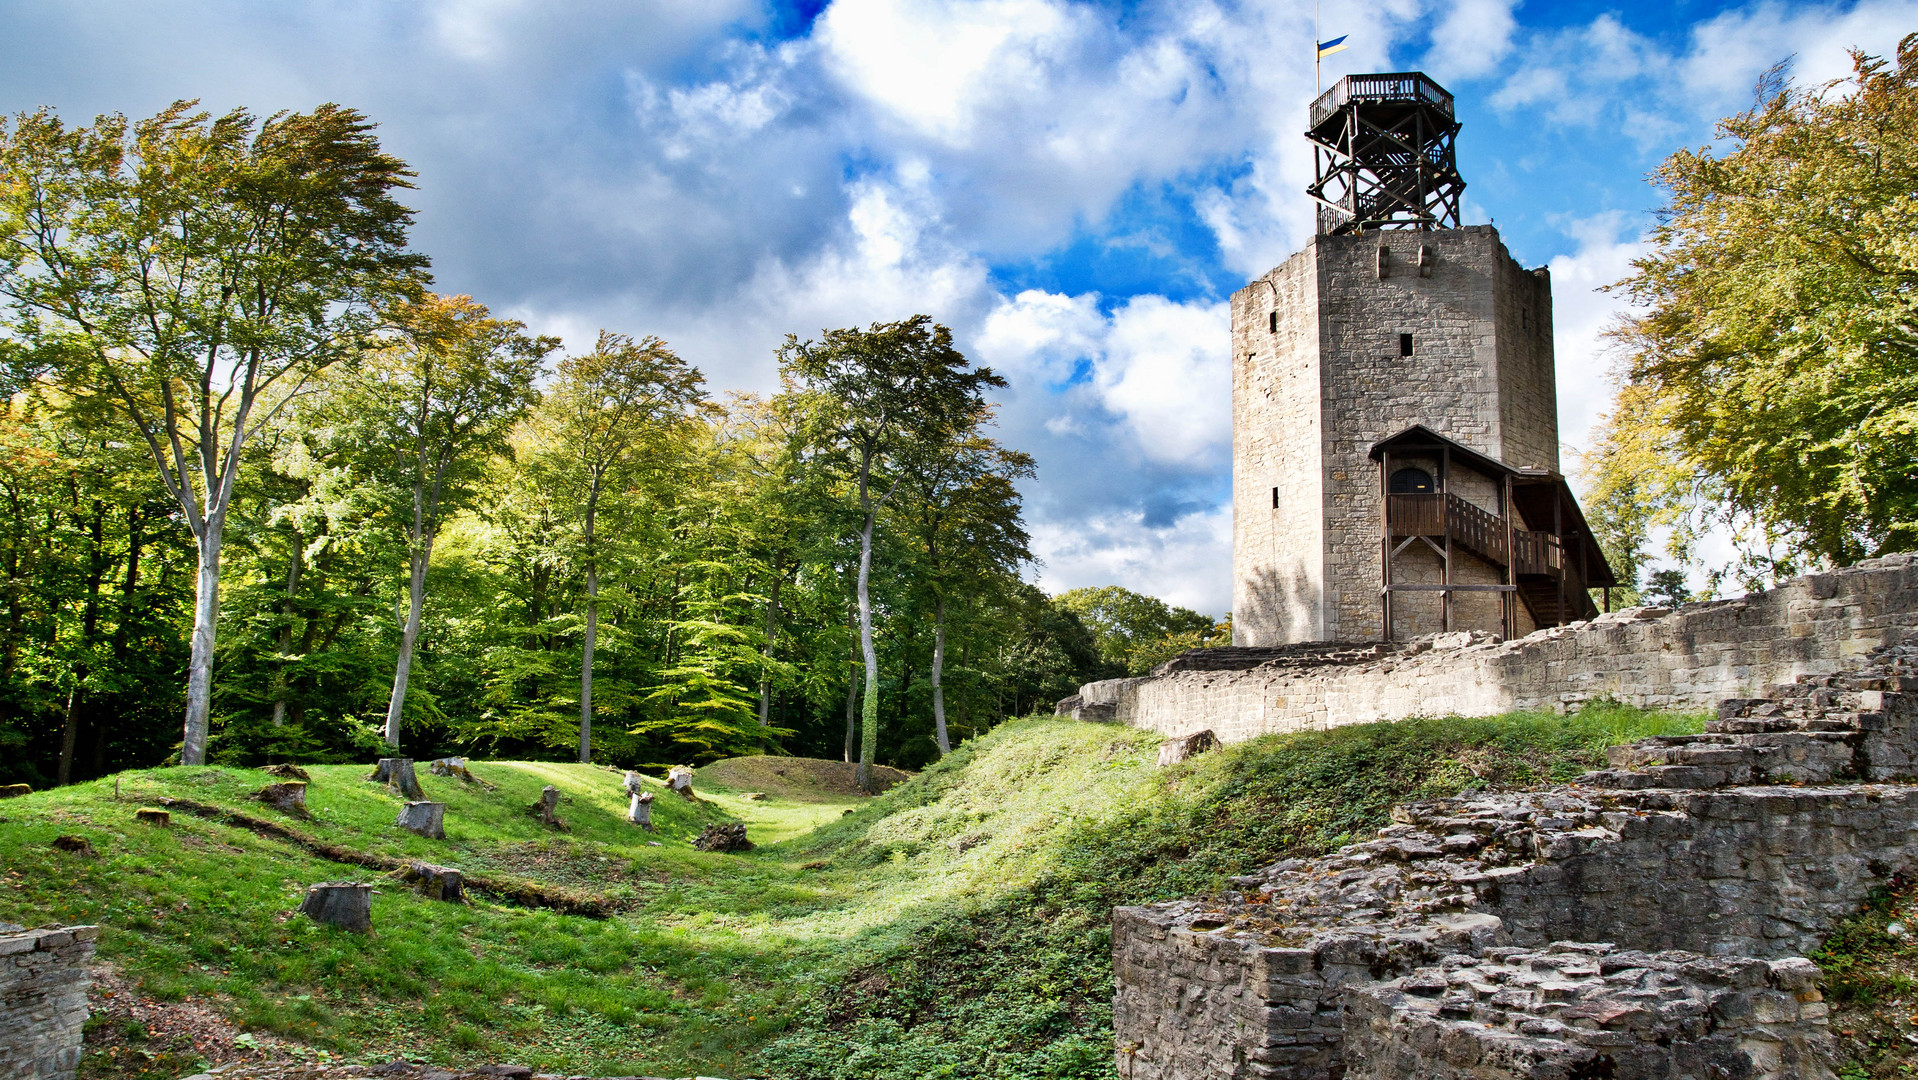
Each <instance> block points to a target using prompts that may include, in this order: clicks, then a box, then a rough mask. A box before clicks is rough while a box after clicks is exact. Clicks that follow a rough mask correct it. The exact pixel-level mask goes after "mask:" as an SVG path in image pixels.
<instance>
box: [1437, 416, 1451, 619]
mask: <svg viewBox="0 0 1918 1080" xmlns="http://www.w3.org/2000/svg"><path fill="white" fill-rule="evenodd" d="M1439 520H1440V521H1442V522H1444V524H1445V565H1444V566H1442V567H1440V568H1439V584H1441V585H1444V586H1446V588H1445V589H1444V590H1443V591H1441V592H1440V593H1439V632H1440V633H1442V634H1443V633H1450V632H1451V630H1452V590H1451V587H1450V586H1451V584H1452V448H1451V447H1449V446H1441V447H1439Z"/></svg>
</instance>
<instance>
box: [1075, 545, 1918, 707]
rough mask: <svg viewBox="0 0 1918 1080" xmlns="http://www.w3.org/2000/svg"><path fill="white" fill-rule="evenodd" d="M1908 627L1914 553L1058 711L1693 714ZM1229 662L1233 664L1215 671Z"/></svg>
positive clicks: (1263, 667)
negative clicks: (1596, 704) (1537, 627)
mask: <svg viewBox="0 0 1918 1080" xmlns="http://www.w3.org/2000/svg"><path fill="white" fill-rule="evenodd" d="M1913 629H1918V556H1913V555H1897V556H1890V557H1887V558H1883V559H1874V560H1871V561H1869V562H1865V563H1861V564H1859V565H1857V566H1854V567H1848V568H1846V569H1843V570H1836V571H1832V572H1830V573H1825V574H1813V575H1810V576H1807V577H1801V578H1796V579H1793V580H1792V581H1789V582H1786V583H1785V584H1784V585H1781V586H1779V587H1778V588H1776V589H1772V590H1770V591H1767V592H1762V593H1754V594H1753V595H1751V596H1747V597H1745V598H1743V599H1740V600H1724V601H1717V602H1714V603H1706V604H1687V605H1685V606H1684V607H1682V608H1680V609H1678V610H1677V611H1669V610H1666V609H1660V608H1635V609H1632V610H1629V611H1621V612H1616V613H1613V614H1611V615H1606V616H1601V617H1599V618H1597V619H1594V620H1592V621H1591V622H1586V623H1572V624H1570V625H1568V626H1561V627H1552V628H1550V629H1546V630H1541V631H1538V632H1537V633H1534V634H1531V635H1528V636H1526V637H1524V638H1519V639H1516V640H1513V641H1508V642H1497V641H1496V640H1494V639H1490V638H1489V637H1488V636H1487V635H1482V634H1481V635H1473V634H1466V633H1458V634H1451V635H1440V636H1439V637H1438V638H1437V639H1434V640H1426V641H1421V642H1416V643H1412V644H1410V645H1409V646H1408V645H1384V646H1369V645H1368V646H1356V645H1342V646H1341V645H1331V644H1325V645H1318V646H1312V647H1308V648H1316V649H1319V650H1322V651H1323V656H1322V657H1320V656H1318V655H1317V654H1313V653H1310V652H1308V653H1302V654H1301V655H1298V656H1284V657H1278V658H1266V657H1263V656H1261V655H1260V654H1259V652H1258V651H1256V650H1212V651H1211V652H1213V653H1215V654H1216V655H1213V656H1211V657H1209V658H1208V657H1197V656H1193V657H1191V659H1190V660H1189V661H1183V662H1181V661H1175V662H1174V663H1173V664H1172V665H1170V666H1169V667H1168V668H1165V669H1161V670H1163V671H1164V672H1165V673H1164V674H1159V675H1156V676H1155V677H1152V678H1146V679H1128V680H1114V681H1112V682H1110V683H1104V684H1092V685H1091V686H1088V687H1085V688H1083V689H1082V691H1081V694H1079V695H1075V696H1074V697H1072V698H1067V699H1066V700H1065V701H1063V702H1061V703H1060V708H1059V711H1060V712H1061V713H1063V714H1069V715H1075V716H1080V717H1082V718H1084V719H1092V720H1113V721H1117V722H1119V723H1123V724H1130V725H1132V726H1134V727H1140V728H1146V729H1150V730H1154V731H1158V732H1162V733H1163V734H1165V735H1167V736H1180V735H1190V734H1193V733H1194V732H1198V731H1204V730H1210V731H1212V732H1214V733H1216V734H1217V735H1218V737H1219V738H1220V739H1222V740H1224V741H1225V742H1239V741H1242V740H1245V739H1249V738H1253V737H1255V736H1259V735H1265V734H1271V733H1275V732H1288V731H1304V730H1314V729H1320V728H1327V727H1334V726H1337V725H1341V724H1363V723H1371V722H1374V721H1379V720H1399V719H1404V718H1406V717H1410V716H1417V715H1435V714H1445V713H1456V714H1459V715H1462V716H1493V715H1497V714H1499V713H1503V712H1511V711H1513V710H1518V709H1541V708H1563V707H1566V706H1571V705H1576V704H1578V703H1580V702H1583V701H1587V700H1590V699H1593V698H1599V697H1610V698H1615V699H1617V700H1619V701H1624V702H1628V703H1630V704H1634V705H1639V706H1643V707H1646V708H1659V709H1691V710H1700V711H1703V710H1708V709H1711V708H1713V707H1714V706H1715V705H1716V704H1717V703H1718V701H1719V700H1720V699H1723V698H1728V697H1749V696H1752V695H1754V694H1758V693H1762V692H1763V691H1764V690H1765V688H1766V687H1768V686H1771V685H1773V684H1778V683H1788V682H1791V681H1792V680H1793V679H1796V678H1798V677H1799V676H1816V675H1830V674H1834V673H1836V672H1839V671H1843V670H1847V669H1849V668H1851V667H1854V666H1856V665H1857V664H1858V663H1859V662H1861V661H1862V660H1863V659H1864V657H1865V656H1866V655H1867V654H1868V653H1869V652H1870V651H1871V650H1872V649H1873V648H1875V647H1878V646H1881V645H1884V644H1887V643H1890V642H1894V641H1898V640H1901V639H1902V638H1903V637H1904V635H1905V634H1906V633H1908V632H1909V631H1911V630H1913ZM1435 645H1436V647H1434V646H1435ZM1295 648H1299V647H1295ZM1366 649H1373V650H1376V651H1375V652H1374V653H1373V654H1372V655H1367V654H1366V653H1365V651H1364V650H1366ZM1182 659H1183V658H1182ZM1201 661H1203V662H1201ZM1232 667H1237V668H1239V669H1240V670H1220V668H1232Z"/></svg>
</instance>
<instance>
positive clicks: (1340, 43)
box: [1319, 34, 1351, 57]
mask: <svg viewBox="0 0 1918 1080" xmlns="http://www.w3.org/2000/svg"><path fill="white" fill-rule="evenodd" d="M1350 36H1351V35H1350V34H1341V35H1340V36H1338V37H1335V38H1333V39H1332V40H1331V41H1321V42H1319V56H1320V57H1327V56H1331V55H1332V54H1333V53H1335V52H1344V51H1345V50H1346V48H1347V46H1346V44H1345V39H1346V38H1348V37H1350Z"/></svg>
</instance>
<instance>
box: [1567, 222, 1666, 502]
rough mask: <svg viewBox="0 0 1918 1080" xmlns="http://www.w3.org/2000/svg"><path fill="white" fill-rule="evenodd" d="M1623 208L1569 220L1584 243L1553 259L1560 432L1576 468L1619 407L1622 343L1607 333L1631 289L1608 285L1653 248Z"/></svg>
mask: <svg viewBox="0 0 1918 1080" xmlns="http://www.w3.org/2000/svg"><path fill="white" fill-rule="evenodd" d="M1633 224H1634V222H1633V221H1632V219H1630V218H1628V217H1626V216H1625V215H1624V214H1620V213H1616V212H1613V213H1606V214H1600V215H1598V216H1596V217H1592V218H1587V219H1585V220H1583V221H1578V222H1574V223H1572V224H1570V225H1568V226H1567V231H1568V232H1570V233H1571V234H1572V235H1573V236H1574V237H1576V239H1577V242H1578V247H1577V249H1576V250H1575V251H1573V252H1571V253H1570V254H1566V255H1560V256H1558V257H1557V258H1555V259H1553V260H1552V261H1551V264H1550V265H1551V271H1552V319H1553V325H1554V329H1553V334H1552V343H1553V347H1554V349H1555V350H1556V352H1557V361H1558V437H1559V442H1560V443H1561V444H1562V445H1563V447H1564V453H1563V455H1562V457H1563V460H1564V463H1565V465H1566V466H1567V467H1568V468H1570V467H1575V466H1576V464H1577V461H1578V454H1579V453H1580V452H1583V451H1586V450H1589V449H1591V446H1592V429H1593V427H1594V426H1595V425H1596V423H1597V422H1598V418H1599V415H1600V414H1601V413H1603V412H1605V411H1607V410H1608V409H1609V408H1610V407H1611V401H1612V393H1613V389H1614V376H1615V374H1616V371H1615V369H1616V366H1617V361H1618V359H1619V356H1618V352H1617V347H1616V345H1614V343H1613V342H1612V341H1611V340H1610V339H1609V338H1607V337H1606V336H1605V332H1606V331H1607V330H1610V329H1611V328H1612V327H1613V326H1615V325H1617V323H1618V321H1619V319H1620V318H1622V317H1624V316H1626V315H1627V314H1629V310H1630V309H1629V308H1628V306H1627V305H1626V302H1625V298H1624V296H1623V294H1621V293H1616V292H1611V293H1608V292H1602V291H1600V290H1602V289H1603V288H1604V287H1605V286H1607V285H1611V284H1613V283H1614V282H1617V281H1621V280H1623V279H1624V278H1625V277H1626V276H1627V275H1628V274H1630V273H1631V272H1632V265H1631V264H1632V260H1633V259H1635V258H1638V257H1639V256H1640V255H1643V254H1644V253H1645V252H1646V251H1647V250H1648V248H1649V245H1648V244H1647V242H1646V240H1645V239H1644V238H1643V237H1642V236H1639V235H1638V233H1637V230H1636V229H1634V228H1633Z"/></svg>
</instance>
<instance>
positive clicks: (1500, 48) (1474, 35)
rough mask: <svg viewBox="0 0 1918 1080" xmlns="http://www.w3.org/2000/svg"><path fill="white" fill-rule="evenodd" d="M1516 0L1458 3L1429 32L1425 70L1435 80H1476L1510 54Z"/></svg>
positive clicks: (1516, 20) (1514, 25)
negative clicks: (1430, 39) (1429, 49)
mask: <svg viewBox="0 0 1918 1080" xmlns="http://www.w3.org/2000/svg"><path fill="white" fill-rule="evenodd" d="M1517 2H1518V0H1457V2H1456V3H1455V4H1453V5H1452V8H1451V10H1450V11H1447V12H1446V13H1445V14H1444V15H1442V16H1440V17H1439V23H1438V26H1436V27H1434V28H1433V30H1432V50H1431V52H1429V53H1427V54H1426V57H1425V68H1426V70H1428V71H1430V72H1431V73H1432V75H1433V77H1434V78H1437V79H1440V80H1444V79H1448V78H1465V79H1470V78H1476V77H1478V76H1480V75H1483V74H1485V73H1486V72H1488V71H1491V70H1492V69H1493V68H1495V67H1497V66H1498V64H1499V63H1500V61H1502V60H1504V59H1505V57H1506V56H1507V55H1508V54H1510V53H1511V51H1512V34H1513V32H1514V31H1516V30H1517V29H1518V19H1517V18H1516V17H1515V16H1514V15H1513V14H1512V9H1513V8H1514V7H1516V6H1517Z"/></svg>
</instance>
